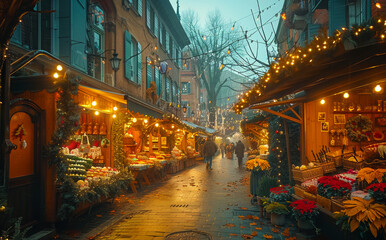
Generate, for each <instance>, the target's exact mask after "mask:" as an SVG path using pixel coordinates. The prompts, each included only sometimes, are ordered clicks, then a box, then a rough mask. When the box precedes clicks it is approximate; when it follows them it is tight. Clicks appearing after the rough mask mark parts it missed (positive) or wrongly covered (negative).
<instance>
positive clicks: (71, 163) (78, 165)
mask: <svg viewBox="0 0 386 240" xmlns="http://www.w3.org/2000/svg"><path fill="white" fill-rule="evenodd" d="M67 163H68V169H67V174H66V175H67V176H69V177H71V178H72V179H73V180H74V181H78V180H82V179H85V178H86V172H87V170H88V169H89V168H91V166H92V159H90V158H82V157H77V156H74V155H67Z"/></svg>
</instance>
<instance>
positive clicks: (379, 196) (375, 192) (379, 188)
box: [366, 183, 386, 204]
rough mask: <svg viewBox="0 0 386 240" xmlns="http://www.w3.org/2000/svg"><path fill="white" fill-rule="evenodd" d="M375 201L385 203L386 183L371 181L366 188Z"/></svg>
mask: <svg viewBox="0 0 386 240" xmlns="http://www.w3.org/2000/svg"><path fill="white" fill-rule="evenodd" d="M366 189H367V190H368V191H369V193H370V197H372V198H374V200H375V201H376V202H379V203H382V204H386V192H385V190H386V183H373V184H371V185H370V186H368V187H367V188H366Z"/></svg>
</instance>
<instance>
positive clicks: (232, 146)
mask: <svg viewBox="0 0 386 240" xmlns="http://www.w3.org/2000/svg"><path fill="white" fill-rule="evenodd" d="M235 145H236V144H234V143H231V154H232V160H233V159H234V157H233V155H234V154H233V153H234V152H235Z"/></svg>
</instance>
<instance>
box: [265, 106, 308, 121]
mask: <svg viewBox="0 0 386 240" xmlns="http://www.w3.org/2000/svg"><path fill="white" fill-rule="evenodd" d="M261 110H263V111H266V112H269V113H272V114H274V115H276V116H279V117H282V118H285V119H287V120H290V121H292V122H296V123H299V124H302V125H303V121H302V120H299V119H296V118H293V117H290V116H287V115H285V114H283V113H281V112H276V111H273V110H271V109H269V108H262V109H261Z"/></svg>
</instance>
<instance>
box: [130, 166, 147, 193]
mask: <svg viewBox="0 0 386 240" xmlns="http://www.w3.org/2000/svg"><path fill="white" fill-rule="evenodd" d="M150 168H153V165H149V164H130V165H129V170H130V171H131V173H132V174H133V179H134V180H133V181H131V183H130V187H131V190H132V191H133V192H134V193H136V192H137V189H136V188H135V184H138V185H139V186H140V187H141V182H140V181H141V180H144V184H146V185H150V181H149V177H148V172H149V171H148V169H150Z"/></svg>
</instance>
